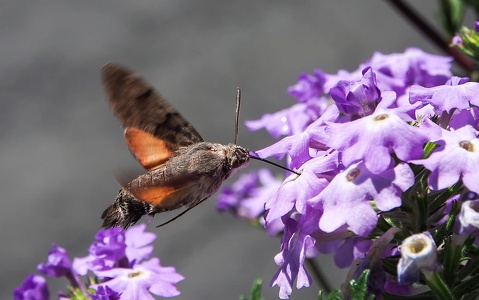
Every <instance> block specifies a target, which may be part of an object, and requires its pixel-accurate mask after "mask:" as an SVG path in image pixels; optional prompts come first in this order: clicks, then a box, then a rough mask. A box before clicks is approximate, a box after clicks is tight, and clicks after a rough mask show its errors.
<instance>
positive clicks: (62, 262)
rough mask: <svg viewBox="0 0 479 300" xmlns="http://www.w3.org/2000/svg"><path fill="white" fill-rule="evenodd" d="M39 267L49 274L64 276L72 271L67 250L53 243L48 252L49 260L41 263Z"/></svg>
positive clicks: (41, 270)
mask: <svg viewBox="0 0 479 300" xmlns="http://www.w3.org/2000/svg"><path fill="white" fill-rule="evenodd" d="M37 268H38V271H40V272H42V273H43V274H45V275H47V276H51V277H62V276H66V275H68V274H69V273H71V269H72V265H71V262H70V258H69V257H68V253H67V251H66V250H65V249H64V248H62V247H58V246H57V245H55V244H53V245H52V250H50V251H49V252H48V262H46V263H41V264H39V265H38V267H37Z"/></svg>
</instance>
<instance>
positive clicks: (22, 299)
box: [13, 274, 50, 300]
mask: <svg viewBox="0 0 479 300" xmlns="http://www.w3.org/2000/svg"><path fill="white" fill-rule="evenodd" d="M49 298H50V293H49V292H48V286H47V280H46V279H45V278H44V277H42V276H40V275H36V274H31V275H29V276H28V277H27V278H25V280H24V281H23V283H22V285H21V286H19V287H17V288H16V289H15V291H14V292H13V299H15V300H47V299H49Z"/></svg>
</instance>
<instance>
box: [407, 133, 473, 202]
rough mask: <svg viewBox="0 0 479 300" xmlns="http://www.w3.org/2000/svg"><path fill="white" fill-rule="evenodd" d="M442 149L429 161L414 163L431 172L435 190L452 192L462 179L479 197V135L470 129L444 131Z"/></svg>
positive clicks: (432, 185) (441, 142)
mask: <svg viewBox="0 0 479 300" xmlns="http://www.w3.org/2000/svg"><path fill="white" fill-rule="evenodd" d="M441 133H442V137H441V139H440V140H439V141H436V143H437V144H439V147H438V148H437V149H436V150H435V151H434V152H433V153H432V154H431V156H429V157H428V158H427V159H423V160H415V161H411V162H412V163H415V164H420V165H423V166H424V167H425V168H426V169H428V170H430V171H431V175H429V178H428V183H429V186H430V187H431V188H432V189H434V190H441V189H445V188H448V187H450V186H452V185H453V184H455V183H456V182H457V181H458V180H459V179H460V178H462V181H463V183H464V185H465V186H466V187H467V188H468V189H470V190H471V191H473V192H476V193H479V185H478V184H477V183H478V182H479V173H478V172H477V170H478V169H479V139H478V138H477V136H478V134H479V132H478V131H476V130H475V129H474V128H472V126H470V125H467V126H464V127H462V128H459V129H457V130H451V131H447V130H443V129H441Z"/></svg>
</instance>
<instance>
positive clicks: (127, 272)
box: [96, 258, 184, 300]
mask: <svg viewBox="0 0 479 300" xmlns="http://www.w3.org/2000/svg"><path fill="white" fill-rule="evenodd" d="M96 274H97V275H98V276H100V277H105V278H112V279H111V280H108V281H106V282H103V283H101V284H98V285H97V287H99V286H108V287H109V288H111V289H112V290H114V291H116V292H118V293H121V296H120V299H132V300H134V299H142V300H143V299H146V300H149V299H151V300H154V299H155V298H154V297H153V296H152V295H151V294H150V293H152V294H155V295H157V296H161V297H173V296H177V295H179V294H180V292H179V291H178V290H177V289H176V286H175V284H176V283H178V282H179V281H181V280H183V279H184V277H183V276H181V275H180V274H178V273H176V270H175V268H173V267H162V266H161V265H160V260H159V259H158V258H152V259H150V260H147V261H144V262H142V263H139V264H136V265H134V266H133V268H131V269H129V268H128V269H127V268H113V269H110V270H106V271H97V272H96Z"/></svg>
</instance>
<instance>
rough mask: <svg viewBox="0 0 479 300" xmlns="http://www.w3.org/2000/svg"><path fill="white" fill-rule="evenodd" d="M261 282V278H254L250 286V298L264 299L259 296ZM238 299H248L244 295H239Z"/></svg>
mask: <svg viewBox="0 0 479 300" xmlns="http://www.w3.org/2000/svg"><path fill="white" fill-rule="evenodd" d="M262 284H263V281H262V280H261V279H256V280H255V281H254V282H253V286H252V287H251V293H250V300H264V298H263V297H261V285H262ZM239 299H240V300H248V298H246V297H245V296H243V295H241V296H240V297H239Z"/></svg>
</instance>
